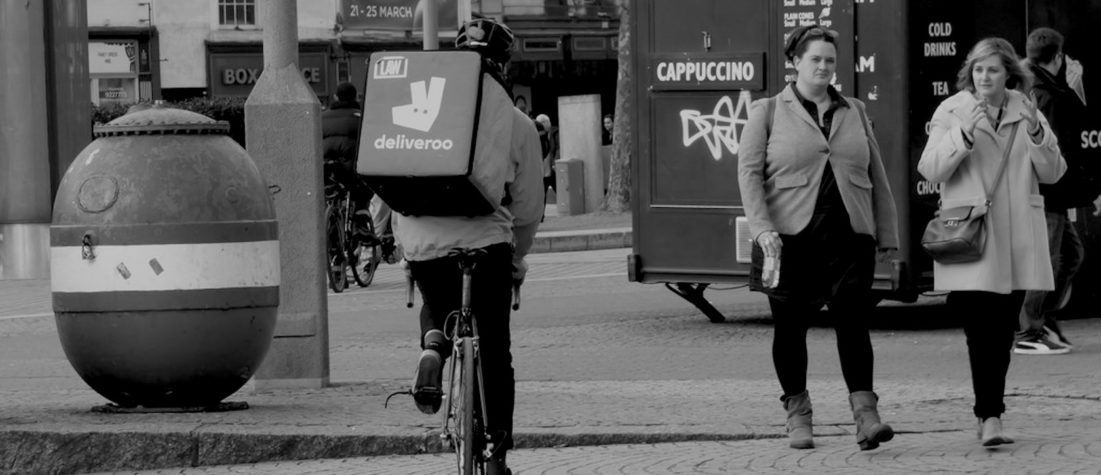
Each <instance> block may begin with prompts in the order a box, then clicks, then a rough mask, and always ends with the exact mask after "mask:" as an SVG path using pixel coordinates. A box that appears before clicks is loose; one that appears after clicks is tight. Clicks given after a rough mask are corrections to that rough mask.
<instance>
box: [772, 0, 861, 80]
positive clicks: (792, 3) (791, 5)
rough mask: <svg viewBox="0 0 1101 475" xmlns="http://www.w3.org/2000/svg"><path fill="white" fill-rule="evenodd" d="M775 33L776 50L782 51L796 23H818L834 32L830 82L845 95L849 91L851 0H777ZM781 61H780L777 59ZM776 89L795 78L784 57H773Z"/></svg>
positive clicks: (789, 62) (851, 64) (850, 72)
mask: <svg viewBox="0 0 1101 475" xmlns="http://www.w3.org/2000/svg"><path fill="white" fill-rule="evenodd" d="M779 10H780V11H779V18H778V20H779V22H780V24H779V29H778V31H779V35H780V37H779V38H778V42H777V48H776V50H777V52H779V53H781V54H782V53H783V50H784V44H785V42H786V41H787V39H788V35H790V34H791V31H792V30H794V29H795V28H796V27H800V26H805V25H819V26H822V27H825V28H829V29H831V30H834V31H836V32H837V33H838V37H837V74H836V75H835V76H834V83H833V86H834V87H835V88H837V90H838V91H839V92H841V93H842V94H845V95H851V94H852V92H851V91H850V89H852V87H853V74H854V70H853V64H854V63H853V55H852V52H853V51H854V48H853V36H854V35H853V0H781V4H780V8H779ZM781 60H782V61H783V62H782V63H781V62H780V61H781ZM774 72H775V73H776V74H773V76H772V77H773V78H776V83H774V84H773V86H774V87H775V90H776V91H779V90H780V89H782V88H783V87H784V85H785V84H788V83H790V82H793V81H795V66H794V65H793V64H792V63H791V61H790V60H788V59H787V58H780V59H777V62H776V66H775V69H774Z"/></svg>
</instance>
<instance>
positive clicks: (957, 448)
mask: <svg viewBox="0 0 1101 475" xmlns="http://www.w3.org/2000/svg"><path fill="white" fill-rule="evenodd" d="M1079 429H1086V428H1084V427H1082V428H1079ZM1094 429H1095V430H1092V431H1086V432H1084V433H1079V432H1078V430H1075V431H1074V432H1076V434H1074V435H1069V434H1056V433H1051V431H1050V430H1043V429H1023V430H1021V431H1017V432H1016V433H1015V436H1016V437H1017V442H1016V443H1015V444H1011V445H1007V446H1002V447H999V448H994V449H987V448H984V447H981V446H980V445H979V444H978V441H977V440H975V439H974V433H973V432H971V431H946V432H932V433H924V434H909V433H902V434H900V435H898V436H897V437H896V438H895V440H893V441H891V442H888V443H886V444H884V445H882V446H881V447H880V448H879V449H877V450H872V451H866V452H861V451H859V450H857V448H856V446H855V444H853V441H852V438H851V437H848V436H845V437H840V436H833V437H822V436H819V437H817V438H816V439H815V442H816V444H817V447H816V448H815V449H813V450H798V451H797V450H792V449H789V448H787V447H786V443H785V441H784V440H782V439H763V440H743V441H701V442H678V443H666V444H646V445H642V444H624V445H602V446H591V447H564V448H549V449H535V450H516V451H514V452H512V453H511V454H510V455H509V462H510V465H511V466H512V468H513V472H514V473H515V474H517V475H521V474H523V475H534V474H547V475H552V474H578V475H581V474H594V475H595V474H677V473H684V474H729V473H766V474H767V473H815V474H827V473H838V474H841V473H857V472H865V473H898V474H910V473H1076V474H1086V473H1101V431H1098V430H1096V426H1094ZM1081 434H1084V436H1083V435H1081ZM454 465H455V458H454V456H453V455H451V454H430V455H416V456H385V457H364V458H353V459H339V460H337V459H334V460H313V461H298V462H275V463H262V464H255V465H237V466H217V467H198V468H189V469H174V470H158V471H144V472H122V473H137V474H182V475H199V474H210V475H215V474H255V475H261V474H265V475H280V474H287V475H291V474H297V475H307V474H332V475H339V474H380V475H381V474H386V475H397V474H425V475H428V474H439V473H449V472H454Z"/></svg>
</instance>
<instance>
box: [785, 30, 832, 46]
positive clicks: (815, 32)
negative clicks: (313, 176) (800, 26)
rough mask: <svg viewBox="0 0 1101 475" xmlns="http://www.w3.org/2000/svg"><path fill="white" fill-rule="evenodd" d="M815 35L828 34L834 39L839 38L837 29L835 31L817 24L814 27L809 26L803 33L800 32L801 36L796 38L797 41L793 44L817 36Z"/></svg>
mask: <svg viewBox="0 0 1101 475" xmlns="http://www.w3.org/2000/svg"><path fill="white" fill-rule="evenodd" d="M815 36H828V37H830V38H832V39H837V36H838V35H837V32H836V31H833V30H831V29H829V28H826V27H824V26H818V25H815V26H813V27H810V28H807V29H805V30H803V32H802V33H801V34H799V38H798V39H796V40H795V43H793V44H799V43H800V42H802V41H803V38H807V37H815Z"/></svg>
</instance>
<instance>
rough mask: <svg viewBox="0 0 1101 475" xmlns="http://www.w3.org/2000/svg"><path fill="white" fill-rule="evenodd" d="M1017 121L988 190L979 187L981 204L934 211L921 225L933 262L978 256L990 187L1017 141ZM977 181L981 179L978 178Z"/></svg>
mask: <svg viewBox="0 0 1101 475" xmlns="http://www.w3.org/2000/svg"><path fill="white" fill-rule="evenodd" d="M1019 125H1020V122H1017V123H1015V124H1013V130H1011V131H1010V133H1009V144H1007V145H1006V147H1005V153H1004V154H1003V156H1002V163H1001V165H1000V166H999V167H998V175H997V176H996V177H995V178H994V185H993V186H992V187H991V191H990V192H987V191H986V190H985V189H984V190H983V194H985V195H986V201H985V202H984V203H983V204H982V205H981V206H958V207H954V208H945V209H940V210H937V212H936V213H935V214H934V216H933V219H930V220H929V224H927V225H925V233H924V234H922V236H921V247H923V248H925V252H927V253H929V255H930V256H932V257H933V260H934V261H937V262H939V263H941V264H961V263H965V262H974V261H977V260H979V259H981V258H982V255H983V250H984V249H985V248H986V226H985V225H986V213H987V212H988V211H989V210H990V204H991V198H990V194H991V193H993V190H994V188H997V187H998V182H1000V181H1001V180H1002V176H1003V175H1004V174H1005V168H1006V166H1007V165H1008V164H1009V152H1010V150H1012V149H1013V142H1016V141H1017V127H1018V126H1019ZM980 183H981V181H980Z"/></svg>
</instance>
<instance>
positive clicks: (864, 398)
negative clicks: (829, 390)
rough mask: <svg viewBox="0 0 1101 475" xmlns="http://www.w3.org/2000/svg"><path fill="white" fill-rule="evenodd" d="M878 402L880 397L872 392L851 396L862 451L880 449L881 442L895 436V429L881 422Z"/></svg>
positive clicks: (857, 435)
mask: <svg viewBox="0 0 1101 475" xmlns="http://www.w3.org/2000/svg"><path fill="white" fill-rule="evenodd" d="M878 401H879V396H876V395H875V393H873V392H871V391H856V392H854V393H852V394H850V395H849V405H850V406H852V409H853V420H854V421H856V443H857V445H859V446H860V450H872V449H874V448H876V447H879V444H880V442H886V441H888V440H891V438H893V437H894V436H895V431H894V429H891V426H889V425H887V424H884V423H883V422H881V421H880V420H879V410H877V409H876V403H877V402H878Z"/></svg>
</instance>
